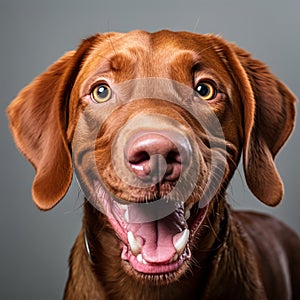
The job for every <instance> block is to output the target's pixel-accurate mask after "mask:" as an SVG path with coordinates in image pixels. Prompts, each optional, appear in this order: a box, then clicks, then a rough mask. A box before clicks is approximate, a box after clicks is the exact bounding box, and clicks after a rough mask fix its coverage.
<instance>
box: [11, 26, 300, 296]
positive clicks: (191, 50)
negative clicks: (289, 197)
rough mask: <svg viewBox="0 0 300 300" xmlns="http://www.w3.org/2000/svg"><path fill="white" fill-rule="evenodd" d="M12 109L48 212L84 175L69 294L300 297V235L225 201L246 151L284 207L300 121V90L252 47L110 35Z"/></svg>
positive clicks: (248, 162)
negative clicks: (298, 119)
mask: <svg viewBox="0 0 300 300" xmlns="http://www.w3.org/2000/svg"><path fill="white" fill-rule="evenodd" d="M8 113H9V118H10V122H11V124H10V125H11V130H12V132H13V135H14V139H15V141H16V144H17V146H18V148H19V149H20V151H21V152H22V153H23V154H24V155H25V156H26V157H27V159H28V160H29V161H30V162H31V163H32V164H33V166H34V167H35V169H36V176H35V179H34V182H33V187H32V195H33V199H34V201H35V203H36V205H37V206H38V207H39V208H40V209H42V210H48V209H51V208H52V207H53V206H54V205H56V204H57V203H58V202H59V201H60V200H61V199H62V198H63V196H64V195H65V193H66V191H67V189H68V187H69V185H70V182H71V178H72V171H73V168H74V170H75V173H76V176H77V178H78V181H79V184H80V186H81V188H82V189H83V191H84V193H85V196H86V200H85V204H84V218H83V226H82V230H81V232H80V234H79V236H78V238H77V240H76V243H75V245H74V247H73V250H72V254H71V257H70V275H69V280H68V283H67V287H66V290H65V299H110V300H111V299H147V300H149V299H214V300H215V299H251V300H253V299H281V300H283V299H299V298H300V285H299V279H300V240H299V238H298V236H297V235H296V234H295V233H294V232H293V231H292V230H291V229H289V228H287V227H286V226H285V225H283V224H282V223H280V222H279V221H277V220H275V219H274V218H272V217H269V216H266V215H262V214H258V213H252V212H247V213H246V212H236V211H233V210H232V209H231V208H230V207H229V205H228V204H227V203H226V201H225V194H226V188H227V186H228V184H229V181H230V179H231V178H232V176H233V174H234V172H235V169H236V166H237V165H238V162H239V159H240V156H241V153H242V151H243V162H244V171H245V176H246V181H247V184H248V186H249V188H250V189H251V191H252V192H253V193H254V195H255V196H256V197H257V198H258V199H259V200H260V201H262V202H264V203H265V204H267V205H270V206H275V205H277V204H278V203H279V202H280V200H281V198H282V196H283V185H282V182H281V179H280V177H279V175H278V173H277V170H276V167H275V165H274V157H275V155H276V154H277V152H278V151H279V149H280V148H281V147H282V146H283V144H284V143H285V141H286V140H287V138H288V136H289V135H290V133H291V131H292V129H293V125H294V119H295V97H294V96H293V94H292V93H291V92H290V91H289V90H288V88H287V87H286V86H285V85H284V84H283V83H281V82H280V81H279V80H278V79H277V78H276V77H275V76H274V75H273V74H271V73H270V71H269V70H268V68H267V67H266V66H265V65H264V64H263V63H261V62H260V61H258V60H255V59H253V58H251V56H250V55H249V54H248V53H247V52H245V51H244V50H242V49H240V48H238V47H237V46H235V45H233V44H230V43H227V42H225V41H224V40H223V39H221V38H220V37H216V36H213V35H197V34H192V33H184V32H180V33H174V32H169V31H161V32H157V33H153V34H149V33H146V32H142V31H135V32H131V33H128V34H118V33H109V34H99V35H96V36H93V37H91V38H89V39H87V40H85V41H83V43H82V44H81V45H80V47H79V48H78V50H76V51H71V52H69V53H67V54H66V55H64V56H63V57H62V58H61V59H60V60H58V61H57V62H56V63H55V64H53V65H52V66H51V67H50V68H49V69H48V70H47V71H46V72H45V73H43V74H42V75H40V76H39V77H38V78H37V79H35V80H34V81H33V82H32V83H31V84H30V85H29V86H27V87H26V88H24V90H22V91H21V93H20V94H19V96H18V97H17V98H16V99H15V100H14V101H13V102H12V104H11V105H10V106H9V108H8Z"/></svg>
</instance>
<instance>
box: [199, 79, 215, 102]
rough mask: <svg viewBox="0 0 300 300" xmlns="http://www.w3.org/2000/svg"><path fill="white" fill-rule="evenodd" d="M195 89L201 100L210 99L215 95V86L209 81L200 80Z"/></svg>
mask: <svg viewBox="0 0 300 300" xmlns="http://www.w3.org/2000/svg"><path fill="white" fill-rule="evenodd" d="M195 91H196V92H197V93H198V94H199V95H200V97H201V98H202V99H203V100H212V99H214V98H215V97H216V94H217V93H216V88H215V86H214V85H213V84H212V83H210V82H200V83H198V84H197V86H196V88H195Z"/></svg>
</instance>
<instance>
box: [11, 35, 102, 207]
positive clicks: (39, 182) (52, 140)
mask: <svg viewBox="0 0 300 300" xmlns="http://www.w3.org/2000/svg"><path fill="white" fill-rule="evenodd" d="M94 38H96V37H92V38H90V39H87V40H85V41H84V42H83V43H82V44H81V46H80V47H79V48H78V50H77V51H70V52H68V53H66V54H65V55H64V56H63V57H62V58H60V59H59V60H58V61H57V62H55V63H54V64H53V65H52V66H50V67H49V68H48V70H46V72H45V73H43V74H41V75H40V76H38V77H37V78H36V79H35V80H33V82H32V83H31V84H29V85H28V86H27V87H25V88H24V89H23V90H22V91H21V92H20V93H19V95H18V96H17V97H16V98H15V99H14V100H13V102H12V103H11V104H10V105H9V107H8V109H7V112H8V116H9V120H10V128H11V131H12V133H13V137H14V140H15V142H16V145H17V147H18V148H19V150H20V151H21V152H22V153H23V154H24V155H25V157H26V158H27V159H28V160H29V161H30V162H31V163H32V165H33V166H34V168H35V170H36V175H35V178H34V182H33V185H32V197H33V200H34V202H35V203H36V205H37V206H38V207H39V208H40V209H42V210H48V209H51V208H52V207H53V206H54V205H56V204H57V203H58V202H59V201H60V200H61V199H62V198H63V196H64V195H65V193H66V192H67V190H68V188H69V185H70V183H71V180H72V159H71V153H70V150H69V145H68V141H67V139H66V130H67V126H68V120H67V114H68V113H67V109H68V97H69V94H70V91H71V89H72V86H73V84H74V81H75V78H76V76H77V73H78V71H79V69H80V65H81V63H82V61H83V59H84V57H85V55H86V53H87V52H88V50H89V49H90V47H91V44H92V43H93V40H94Z"/></svg>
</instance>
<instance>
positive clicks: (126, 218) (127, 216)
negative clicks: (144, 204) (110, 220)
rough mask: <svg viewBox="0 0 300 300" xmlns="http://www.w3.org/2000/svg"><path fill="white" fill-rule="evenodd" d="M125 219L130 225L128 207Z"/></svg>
mask: <svg viewBox="0 0 300 300" xmlns="http://www.w3.org/2000/svg"><path fill="white" fill-rule="evenodd" d="M124 219H125V221H126V222H127V223H129V212H128V207H127V208H126V210H125V213H124Z"/></svg>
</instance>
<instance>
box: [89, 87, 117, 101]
mask: <svg viewBox="0 0 300 300" xmlns="http://www.w3.org/2000/svg"><path fill="white" fill-rule="evenodd" d="M111 95H112V91H111V88H110V87H109V86H108V85H107V84H105V83H102V84H99V85H97V86H96V87H94V88H93V90H92V93H91V97H92V99H93V100H94V101H95V102H97V103H102V102H106V101H108V100H109V99H110V98H111Z"/></svg>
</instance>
